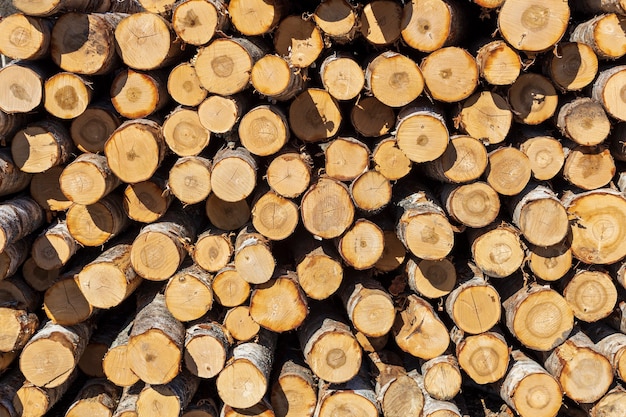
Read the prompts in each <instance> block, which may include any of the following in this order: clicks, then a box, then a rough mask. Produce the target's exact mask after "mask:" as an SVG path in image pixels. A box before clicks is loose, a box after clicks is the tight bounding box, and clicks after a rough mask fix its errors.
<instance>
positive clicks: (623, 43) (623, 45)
mask: <svg viewBox="0 0 626 417" xmlns="http://www.w3.org/2000/svg"><path fill="white" fill-rule="evenodd" d="M622 14H623V13H621V14H620V15H616V14H615V13H607V14H600V15H598V16H595V17H593V18H591V19H589V20H587V21H585V22H582V23H580V24H579V25H577V26H576V27H574V30H573V31H572V34H571V35H570V41H572V42H580V43H583V44H585V45H589V46H590V47H591V49H593V52H595V54H596V55H597V56H598V59H618V58H621V57H622V56H624V55H625V54H626V33H624V29H623V24H624V17H623V16H622Z"/></svg>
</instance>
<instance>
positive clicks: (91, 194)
mask: <svg viewBox="0 0 626 417" xmlns="http://www.w3.org/2000/svg"><path fill="white" fill-rule="evenodd" d="M59 185H60V186H61V191H62V192H63V194H65V196H66V197H67V198H69V199H70V200H72V202H74V203H77V204H84V205H89V204H94V203H96V202H98V201H99V200H100V199H102V198H103V197H104V196H106V195H108V194H110V193H111V192H112V191H113V190H114V189H115V188H117V186H118V185H120V180H119V179H118V178H117V177H116V176H115V175H113V172H111V169H110V168H109V166H108V164H107V159H106V157H105V156H104V155H98V154H91V153H83V154H80V155H79V156H77V157H76V159H74V160H73V161H72V162H70V163H69V164H68V165H67V166H66V167H65V168H64V169H63V172H62V173H61V176H60V177H59Z"/></svg>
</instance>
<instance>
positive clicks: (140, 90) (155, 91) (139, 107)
mask: <svg viewBox="0 0 626 417" xmlns="http://www.w3.org/2000/svg"><path fill="white" fill-rule="evenodd" d="M110 95H111V103H112V104H113V107H115V110H117V112H118V113H119V114H121V115H122V116H124V117H127V118H131V119H140V118H142V117H147V116H149V115H151V114H153V113H154V112H156V111H157V110H160V109H162V108H163V106H165V104H167V102H168V99H169V97H168V94H167V88H166V83H165V76H164V74H162V73H160V72H156V71H149V72H140V71H135V70H133V69H131V68H124V69H123V70H121V71H120V72H118V73H117V75H116V76H115V78H114V79H113V81H111V89H110Z"/></svg>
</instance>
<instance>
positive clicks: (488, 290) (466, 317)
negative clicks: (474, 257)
mask: <svg viewBox="0 0 626 417" xmlns="http://www.w3.org/2000/svg"><path fill="white" fill-rule="evenodd" d="M501 310H502V307H501V305H500V295H499V294H498V292H497V291H496V289H495V288H494V287H492V286H491V285H489V284H488V283H487V281H486V280H485V279H484V277H482V276H481V274H475V276H474V277H473V278H470V279H468V280H466V281H465V282H462V283H461V284H460V285H458V286H457V287H456V288H455V289H454V290H452V292H450V294H449V295H448V297H447V298H446V312H447V313H448V315H449V316H450V318H451V319H452V321H453V322H454V324H455V325H456V326H457V327H458V328H459V329H460V330H461V331H463V332H466V333H469V334H478V333H483V332H486V331H488V330H490V329H491V328H492V327H493V326H495V325H496V323H498V322H499V321H500V316H501Z"/></svg>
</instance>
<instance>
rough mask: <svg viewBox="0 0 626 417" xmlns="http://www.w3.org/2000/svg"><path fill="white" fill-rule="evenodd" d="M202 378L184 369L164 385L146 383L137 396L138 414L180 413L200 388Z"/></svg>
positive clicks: (161, 414) (171, 414)
mask: <svg viewBox="0 0 626 417" xmlns="http://www.w3.org/2000/svg"><path fill="white" fill-rule="evenodd" d="M199 383H200V379H199V378H198V377H197V376H195V375H192V374H191V373H190V372H188V371H187V370H183V371H182V372H181V373H180V374H178V375H177V376H176V378H174V379H173V380H172V381H170V382H168V383H167V384H163V385H146V386H145V387H144V388H143V389H142V390H141V392H140V393H139V395H138V396H137V405H136V408H137V415H138V416H141V415H159V416H171V417H175V416H178V415H180V411H181V410H183V409H184V408H185V407H187V405H188V404H189V403H190V402H191V399H192V398H193V396H194V394H195V393H196V391H197V390H198V385H199Z"/></svg>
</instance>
